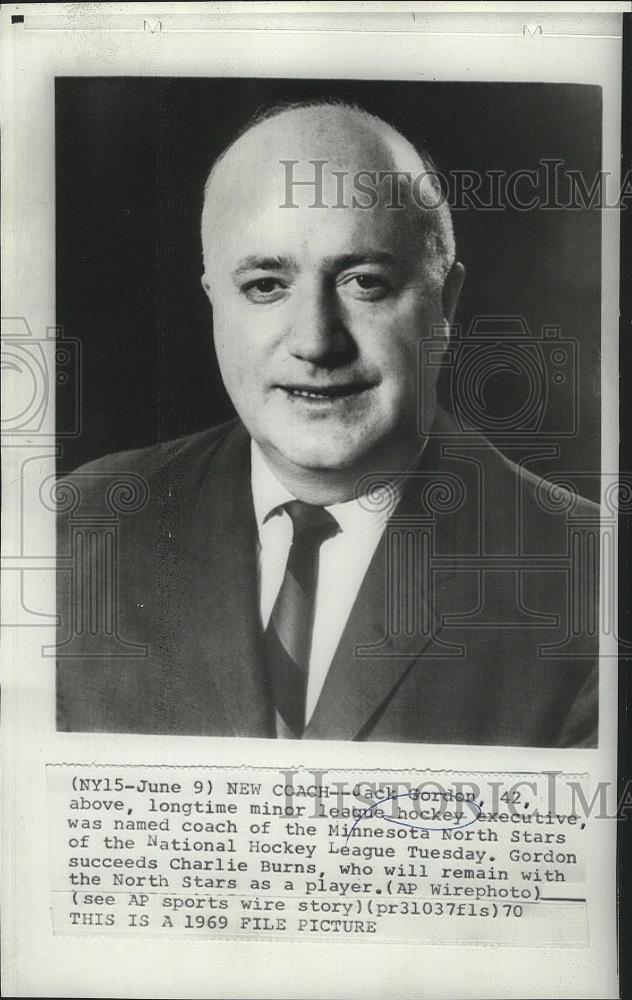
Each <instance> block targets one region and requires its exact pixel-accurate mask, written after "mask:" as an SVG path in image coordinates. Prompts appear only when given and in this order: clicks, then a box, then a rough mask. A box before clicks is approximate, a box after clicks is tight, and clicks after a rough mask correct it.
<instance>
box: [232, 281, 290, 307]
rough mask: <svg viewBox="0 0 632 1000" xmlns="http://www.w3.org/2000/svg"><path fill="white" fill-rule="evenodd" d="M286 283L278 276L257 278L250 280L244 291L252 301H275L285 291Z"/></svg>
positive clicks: (243, 288)
mask: <svg viewBox="0 0 632 1000" xmlns="http://www.w3.org/2000/svg"><path fill="white" fill-rule="evenodd" d="M285 287H286V286H285V285H284V284H283V282H282V281H280V280H279V279H278V278H257V279H256V281H248V282H247V283H246V284H245V285H244V286H243V287H242V291H243V292H244V294H245V295H246V296H247V298H249V299H250V300H251V302H273V301H275V299H277V298H279V296H280V295H281V294H282V293H283V292H284V291H285Z"/></svg>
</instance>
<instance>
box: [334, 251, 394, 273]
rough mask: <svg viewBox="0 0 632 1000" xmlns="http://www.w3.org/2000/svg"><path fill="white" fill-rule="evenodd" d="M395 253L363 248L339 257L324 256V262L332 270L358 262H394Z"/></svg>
mask: <svg viewBox="0 0 632 1000" xmlns="http://www.w3.org/2000/svg"><path fill="white" fill-rule="evenodd" d="M395 261H396V258H395V254H392V253H390V252H389V251H388V250H364V251H361V252H359V253H344V254H341V256H339V257H326V258H325V261H324V263H325V264H326V265H327V267H331V268H332V269H334V270H343V269H344V268H346V267H357V265H358V264H394V263H395Z"/></svg>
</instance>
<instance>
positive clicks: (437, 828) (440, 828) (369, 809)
mask: <svg viewBox="0 0 632 1000" xmlns="http://www.w3.org/2000/svg"><path fill="white" fill-rule="evenodd" d="M414 795H415V790H414V789H411V791H409V792H400V793H399V795H387V796H386V798H384V799H379V800H378V801H377V802H373V804H372V805H370V806H367V808H366V809H364V810H363V812H362V813H361V814H360V815H359V816H358V818H357V819H356V821H355V823H354V824H353V826H352V827H351V829H350V830H349V833H348V834H347V836H346V837H345V842H346V841H347V840H349V837H350V836H351V834H352V833H353V831H354V830H355V828H356V826H357V825H358V823H360V821H361V820H363V819H365V817H367V816H368V815H369V814H370V813H371V812H372V811H373V809H377V807H378V806H381V805H383V803H384V802H394V801H395V799H401V798H407V799H410V798H413V796H414ZM465 804H466V805H468V806H473V807H474V808H475V809H476V810H477V813H476V815H475V816H472V819H468V820H467V822H466V823H455V824H454V825H453V826H448V825H445V826H420V825H419V824H417V823H407V822H406V820H403V819H395V818H394V817H393V816H380V819H384V820H386V822H387V823H396V824H397V826H407V827H408V828H409V829H410V830H427V831H428V832H429V833H443V831H444V830H464V829H465V827H466V826H471V825H472V823H475V822H476V820H477V819H478V818H479V816H480V815H481V812H482V811H483V806H482V803H481V805H479V804H478V802H473V801H472V800H471V799H465Z"/></svg>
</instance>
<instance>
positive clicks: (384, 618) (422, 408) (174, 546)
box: [57, 103, 598, 747]
mask: <svg viewBox="0 0 632 1000" xmlns="http://www.w3.org/2000/svg"><path fill="white" fill-rule="evenodd" d="M360 179H362V183H360ZM202 246H203V258H204V273H203V276H202V284H203V287H204V290H205V292H206V294H207V295H208V298H209V301H210V303H211V305H212V310H213V333H214V338H215V347H216V352H217V357H218V360H219V365H220V369H221V373H222V377H223V379H224V383H225V385H226V388H227V390H228V393H229V395H230V397H231V400H232V402H233V404H234V407H235V410H236V412H237V414H238V418H237V419H236V420H234V421H232V422H230V423H229V424H226V425H223V426H221V427H218V428H213V429H211V430H209V431H205V432H202V433H200V434H196V435H193V436H190V437H187V438H184V439H182V440H179V441H175V442H170V443H166V444H160V445H157V446H155V447H153V448H150V449H145V450H142V451H137V452H131V453H125V454H123V455H115V456H108V457H106V458H104V459H101V460H99V461H98V462H95V463H91V464H90V465H88V466H85V467H84V468H83V469H80V470H78V471H77V472H76V473H74V474H73V476H72V477H70V479H69V480H68V481H67V484H66V485H67V486H73V487H74V489H75V491H76V496H77V498H78V499H77V503H78V505H79V510H80V512H81V511H88V512H89V515H90V516H91V517H92V518H93V519H94V517H95V512H103V511H105V500H104V497H105V498H107V497H110V498H111V496H112V493H111V490H110V492H108V489H107V488H106V484H109V486H111V485H112V483H113V482H116V481H117V480H118V481H119V482H123V483H124V482H125V478H126V476H127V477H128V478H129V477H130V476H131V477H132V478H134V479H135V481H136V482H137V483H142V484H144V486H143V489H145V491H146V494H147V502H146V503H141V502H139V503H137V504H136V509H135V510H130V511H128V512H126V513H125V514H121V516H120V517H119V518H118V524H117V531H118V533H117V535H116V539H115V543H114V542H111V543H110V544H111V545H112V546H113V548H112V551H113V552H115V553H116V556H115V558H116V559H117V562H116V575H115V577H113V579H114V580H115V587H114V591H113V593H114V598H113V599H112V601H111V602H110V603H111V607H112V609H113V610H112V611H110V616H109V618H107V616H106V617H105V619H104V620H103V621H101V619H99V616H98V614H97V615H96V617H95V615H94V614H93V617H92V619H91V620H90V621H89V622H88V621H87V619H86V613H85V612H81V613H80V612H78V611H77V608H78V607H80V606H83V605H82V602H81V601H79V602H78V601H77V596H78V595H79V594H83V595H84V596H83V604H84V605H85V601H86V598H85V588H86V587H88V586H89V585H90V581H91V580H94V579H95V578H96V577H98V575H99V571H98V569H97V567H98V566H101V565H102V564H103V565H104V564H105V562H104V557H103V556H100V557H99V555H98V552H97V549H96V548H95V545H96V546H97V547H98V544H99V543H98V542H93V547H92V549H89V548H87V547H86V545H85V543H84V541H82V540H81V538H79V536H78V535H77V530H76V527H75V528H73V526H72V524H73V522H72V516H73V515H74V516H75V522H74V523H75V524H76V515H77V508H76V506H75V508H74V509H73V511H71V514H70V515H69V514H68V512H67V511H66V512H65V513H64V514H63V515H62V522H61V526H60V534H59V537H60V547H61V548H60V554H64V553H65V554H67V555H68V556H69V557H70V558H69V563H72V557H73V556H74V557H75V560H74V563H73V566H74V570H71V571H69V572H67V573H63V572H60V573H59V574H58V576H59V578H60V597H59V607H60V611H61V634H60V639H59V650H58V652H59V659H58V681H57V693H58V725H59V727H60V728H65V729H71V730H98V731H122V732H145V733H182V734H200V735H212V736H234V735H236V736H262V737H272V738H283V739H340V740H348V739H356V740H383V741H408V742H438V743H446V742H449V743H464V744H468V743H479V744H491V743H494V744H503V745H511V744H518V745H531V746H560V747H562V746H594V745H596V732H597V731H596V724H597V697H596V677H597V675H596V657H597V627H596V625H595V621H596V619H595V615H594V613H593V610H592V608H593V604H594V602H595V600H596V588H595V587H594V586H593V584H594V581H592V580H586V577H585V575H582V572H581V567H579V566H575V567H573V566H572V565H571V566H570V568H569V558H570V557H569V551H570V550H569V546H570V547H571V549H572V545H571V542H570V539H571V537H572V538H574V539H575V540H576V541H577V540H579V543H580V549H581V546H584V547H586V546H589V545H590V544H593V545H594V539H595V537H597V540H598V512H597V511H596V509H595V508H594V507H593V505H591V504H589V503H588V502H587V501H584V500H580V498H578V497H575V496H572V495H570V494H567V493H565V492H564V491H559V490H558V491H557V492H556V493H555V495H554V496H553V495H552V493H551V487H550V484H546V483H544V482H543V481H541V480H538V479H537V477H535V476H533V475H532V474H531V473H530V472H528V471H527V470H526V469H525V468H523V467H520V466H517V465H515V464H513V463H512V462H510V461H509V460H508V459H507V458H505V457H504V456H502V455H501V454H500V453H499V452H498V451H496V450H495V449H494V448H493V447H492V446H491V445H490V444H489V443H488V442H487V441H485V439H483V438H481V437H479V436H477V435H471V434H469V435H467V436H464V435H462V434H460V432H459V430H458V428H457V426H456V425H455V423H454V422H453V421H452V420H451V419H450V417H448V415H447V414H445V413H443V412H442V411H441V410H440V409H439V408H438V407H437V401H436V379H437V372H438V371H439V367H440V366H439V365H438V364H425V363H423V358H424V357H425V355H424V353H423V352H420V344H421V343H422V342H424V341H426V342H430V343H431V345H432V350H433V351H434V352H435V356H436V355H438V356H439V357H440V356H441V353H442V352H444V351H445V350H446V348H447V347H448V343H449V329H450V324H451V322H452V319H453V316H454V311H455V308H456V304H457V300H458V296H459V292H460V288H461V284H462V281H463V273H464V272H463V268H462V266H461V265H460V264H459V263H458V262H456V260H455V244H454V235H453V230H452V222H451V218H450V213H449V210H448V208H447V206H446V205H445V204H444V202H443V199H442V198H441V192H440V190H439V188H438V186H437V184H436V181H435V180H434V176H433V174H432V171H431V169H430V164H429V163H427V162H426V161H425V160H424V158H423V157H422V156H421V155H420V154H419V153H418V152H417V151H416V150H415V148H414V147H413V146H412V145H411V144H410V143H409V142H408V141H407V140H406V139H405V138H404V137H403V136H401V135H400V134H399V133H398V132H397V131H396V130H395V129H393V128H392V127H391V126H390V125H388V124H387V123H386V122H383V121H381V120H380V119H377V118H375V117H374V116H372V115H369V114H368V113H367V112H365V111H363V110H361V109H359V108H356V107H351V106H347V105H340V104H324V103H315V104H307V105H297V106H291V107H284V108H277V109H273V110H272V111H271V112H270V113H268V114H267V115H265V116H263V117H262V118H260V119H259V120H258V121H256V122H255V123H254V124H251V125H250V126H249V127H248V128H247V129H246V130H245V131H244V132H243V133H242V134H241V135H240V136H239V137H238V138H237V139H236V140H235V142H234V143H233V144H232V145H231V146H230V147H228V149H227V150H225V151H224V153H223V154H222V155H221V157H220V158H219V160H218V161H217V162H216V164H215V165H214V167H213V169H212V171H211V173H210V175H209V178H208V181H207V184H206V187H205V199H204V209H203V215H202ZM420 358H421V359H422V362H421V363H420ZM132 506H133V505H132ZM84 520H85V516H84ZM93 537H96V535H94V536H93ZM112 538H114V536H113V535H112ZM591 540H592V541H591ZM576 550H577V545H575V548H574V549H573V551H576ZM78 552H79V555H80V563H81V575H80V574H79V572H78V571H77V559H76V557H77V553H78ZM88 552H91V555H89V556H88V555H87V553H88ZM99 558H101V560H102V561H101V562H99ZM570 562H571V563H572V559H570ZM104 572H105V571H104ZM573 588H575V589H573ZM578 588H579V592H580V596H581V598H582V601H583V603H582V607H583V608H584V609H585V616H584V619H582V620H581V621H579V622H578V621H577V619H576V618H575V619H573V621H571V620H570V617H569V616H570V612H569V608H571V607H575V606H576V605H577V601H576V600H575V598H576V597H577V593H578ZM94 601H95V603H96V604H98V603H99V602H98V599H97V598H96V597H95V599H94ZM109 606H110V605H108V607H109Z"/></svg>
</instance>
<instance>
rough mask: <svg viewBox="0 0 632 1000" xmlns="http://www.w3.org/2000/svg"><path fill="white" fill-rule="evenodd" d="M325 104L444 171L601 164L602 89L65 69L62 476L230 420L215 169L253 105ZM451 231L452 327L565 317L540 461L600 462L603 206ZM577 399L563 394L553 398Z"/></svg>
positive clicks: (490, 220)
mask: <svg viewBox="0 0 632 1000" xmlns="http://www.w3.org/2000/svg"><path fill="white" fill-rule="evenodd" d="M321 97H330V98H331V97H333V98H339V99H344V100H350V101H355V102H357V103H358V104H360V105H361V106H363V107H365V108H366V109H367V110H369V111H371V112H373V113H376V114H378V115H380V116H381V117H383V118H385V119H386V120H388V121H390V122H391V123H392V124H394V125H395V126H396V127H397V128H399V129H400V130H401V131H402V132H403V133H404V134H405V135H406V136H407V137H408V138H409V139H410V140H411V141H412V142H413V143H415V144H416V145H421V146H424V147H426V148H427V149H428V150H429V151H430V153H431V154H432V156H433V158H434V160H435V162H436V163H437V164H438V166H439V169H440V170H441V171H443V172H444V173H447V172H449V171H455V170H475V171H480V172H484V171H489V170H504V171H507V172H508V173H509V172H511V171H513V170H518V169H537V167H538V163H539V161H540V160H541V159H544V158H556V159H560V160H563V161H564V165H565V167H566V168H567V169H573V170H580V171H581V172H582V174H583V175H584V177H585V178H586V179H587V180H589V179H592V178H594V176H595V175H596V173H597V172H598V170H599V169H600V166H601V91H600V89H599V88H597V87H585V86H576V85H565V84H564V85H554V84H513V83H512V84H496V83H480V84H470V83H467V84H465V83H428V82H408V83H400V82H385V81H381V82H379V83H376V82H374V81H370V82H357V81H322V80H319V81H309V80H305V81H297V80H274V79H189V78H126V77H107V78H89V77H63V78H58V79H57V80H56V199H57V246H56V254H57V256H56V262H57V323H58V324H59V325H60V326H62V327H63V330H64V335H65V336H67V337H71V338H76V339H77V340H78V341H79V342H80V344H81V358H82V374H81V389H82V413H81V433H80V434H79V435H78V436H77V437H74V438H61V439H60V440H61V442H62V444H63V450H62V455H61V459H60V463H59V466H60V471H63V472H66V471H69V470H71V469H73V468H75V467H76V466H78V465H80V464H82V463H83V462H85V461H88V460H89V459H92V458H95V457H98V456H100V455H103V454H106V453H108V452H112V451H118V450H121V449H125V448H134V447H139V446H144V445H148V444H152V443H154V442H156V441H161V440H167V439H169V438H172V437H178V436H180V435H182V434H186V433H189V432H191V431H194V430H198V429H200V428H202V427H205V426H208V425H210V424H213V423H217V422H220V421H222V420H224V419H226V418H227V417H229V416H232V415H233V411H232V408H231V405H230V402H229V400H228V398H227V396H226V393H225V391H224V389H223V386H222V383H221V379H220V377H219V372H218V370H217V365H216V362H215V357H214V353H213V348H212V342H211V332H212V317H211V310H210V306H209V304H208V301H207V299H206V297H205V295H204V293H203V291H202V288H201V286H200V275H201V272H202V265H201V250H200V240H199V216H200V210H201V204H202V188H203V184H204V180H205V178H206V175H207V173H208V170H209V168H210V166H211V164H212V162H213V160H214V158H215V157H216V156H217V155H218V153H219V152H221V150H222V149H223V148H224V147H225V146H226V145H227V144H228V143H229V142H230V141H231V139H232V138H233V137H234V135H235V132H236V131H237V130H238V129H239V128H240V127H241V126H242V125H243V123H244V122H245V121H247V119H248V118H249V117H250V116H251V115H252V114H253V113H254V112H255V111H257V110H258V109H260V108H262V107H265V106H267V105H268V104H270V103H273V102H274V101H278V100H284V101H286V100H304V99H312V98H321ZM253 183H256V177H253ZM523 190H524V191H525V193H527V189H526V188H525V189H523ZM454 224H455V232H456V239H457V247H458V254H457V255H458V257H459V259H460V260H462V261H463V263H464V264H465V266H466V269H467V279H466V284H465V287H464V290H463V294H462V298H461V303H460V306H459V310H458V314H457V317H456V319H457V322H459V323H460V324H462V325H463V327H464V328H467V327H468V326H469V324H470V323H471V321H472V319H473V317H475V316H477V315H495V316H499V315H510V316H513V315H521V316H523V317H524V319H525V320H526V322H527V325H528V326H529V328H530V330H531V332H532V333H537V332H538V331H539V329H540V328H541V326H542V325H554V324H557V325H559V326H560V327H561V331H562V336H563V337H566V338H572V339H573V340H574V341H576V342H577V344H578V349H579V352H580V354H579V359H580V371H581V381H580V384H579V386H578V391H579V401H580V418H581V419H580V425H579V431H578V434H577V435H576V437H575V438H573V439H570V440H561V441H560V443H561V447H562V450H561V454H560V456H559V459H557V460H556V461H555V462H553V463H551V461H550V460H545V461H543V462H542V463H541V464H540V465H539V466H538V465H536V464H534V465H533V468H534V469H535V471H539V472H541V473H542V474H544V475H546V474H547V473H548V474H550V473H551V472H555V471H562V470H563V471H569V470H574V471H582V470H589V471H594V470H598V469H599V454H600V452H599V442H600V400H599V349H600V276H601V242H600V228H601V219H600V213H599V212H598V211H596V210H591V209H588V210H581V211H572V210H562V211H544V210H541V209H540V210H533V211H518V210H516V209H510V208H505V209H504V210H502V211H474V210H473V209H471V208H470V209H467V210H465V211H457V212H455V213H454ZM568 389H569V390H570V391H573V388H572V386H568ZM494 391H496V393H497V394H498V395H499V397H502V395H503V394H507V393H511V392H512V383H511V376H499V379H498V383H497V385H496V388H495V390H494ZM513 391H515V388H514V389H513ZM564 391H566V390H564ZM68 400H69V394H68V393H65V394H64V395H63V396H62V394H61V393H60V396H59V401H58V427H59V429H60V431H63V428H64V426H65V424H66V423H68V424H70V422H71V418H70V414H69V412H67V409H68V407H69V405H70V404H69V402H68ZM570 402H571V401H570V399H569V398H568V397H565V396H564V392H561V393H560V394H559V395H558V396H557V397H556V398H555V399H554V400H552V402H551V406H552V407H559V408H560V409H562V410H564V409H565V408H567V407H568V406H569V405H570ZM512 457H515V456H513V455H512ZM597 489H598V487H597V482H596V480H595V481H594V483H593V484H592V485H590V484H589V483H586V484H585V485H584V484H582V491H583V492H584V493H586V494H587V495H590V496H595V495H597Z"/></svg>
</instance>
